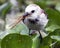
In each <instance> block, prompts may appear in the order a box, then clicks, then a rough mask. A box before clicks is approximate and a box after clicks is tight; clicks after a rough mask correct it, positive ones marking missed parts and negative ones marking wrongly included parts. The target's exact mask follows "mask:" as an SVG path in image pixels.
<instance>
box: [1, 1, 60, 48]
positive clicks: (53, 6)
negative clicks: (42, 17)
mask: <svg viewBox="0 0 60 48" xmlns="http://www.w3.org/2000/svg"><path fill="white" fill-rule="evenodd" d="M32 3H34V4H37V5H39V6H40V7H41V8H42V9H44V11H45V12H46V14H47V15H48V19H49V22H48V24H47V26H46V27H45V30H46V32H47V36H46V37H45V38H43V40H42V43H41V42H40V39H39V35H37V34H33V35H32V36H29V29H28V28H27V26H26V25H25V24H24V23H22V22H20V23H19V24H17V25H16V27H14V28H13V29H10V26H9V25H11V24H13V23H14V22H15V21H16V19H17V18H18V17H19V16H22V15H23V14H24V10H25V8H26V6H27V5H29V4H32ZM0 48H60V0H0Z"/></svg>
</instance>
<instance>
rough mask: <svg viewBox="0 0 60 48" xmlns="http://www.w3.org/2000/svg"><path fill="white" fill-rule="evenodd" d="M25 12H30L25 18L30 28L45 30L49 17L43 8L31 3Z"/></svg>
mask: <svg viewBox="0 0 60 48" xmlns="http://www.w3.org/2000/svg"><path fill="white" fill-rule="evenodd" d="M32 11H33V12H32ZM25 13H28V14H29V15H28V17H26V18H25V19H24V23H25V24H26V25H27V27H28V28H29V29H31V30H36V31H40V30H42V31H43V30H44V28H45V26H46V25H47V23H48V19H47V15H46V14H45V13H44V10H43V9H41V8H40V7H39V6H38V5H36V4H30V5H28V6H27V7H26V9H25Z"/></svg>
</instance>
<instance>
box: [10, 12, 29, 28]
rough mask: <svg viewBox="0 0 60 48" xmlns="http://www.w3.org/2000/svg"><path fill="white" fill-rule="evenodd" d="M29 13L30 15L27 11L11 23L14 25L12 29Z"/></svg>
mask: <svg viewBox="0 0 60 48" xmlns="http://www.w3.org/2000/svg"><path fill="white" fill-rule="evenodd" d="M29 15H30V14H29V13H25V14H24V15H23V16H20V17H18V18H17V20H16V21H15V22H14V23H13V24H11V25H10V26H12V27H11V28H10V29H12V28H14V27H15V26H16V25H17V24H18V23H19V22H20V21H21V20H23V19H24V18H26V17H27V16H29Z"/></svg>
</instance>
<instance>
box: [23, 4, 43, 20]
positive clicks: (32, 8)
mask: <svg viewBox="0 0 60 48" xmlns="http://www.w3.org/2000/svg"><path fill="white" fill-rule="evenodd" d="M42 12H43V10H42V9H41V8H40V7H39V6H38V5H36V4H30V5H28V6H27V7H26V9H25V14H24V16H27V18H29V19H36V18H37V17H38V16H39V15H41V13H42Z"/></svg>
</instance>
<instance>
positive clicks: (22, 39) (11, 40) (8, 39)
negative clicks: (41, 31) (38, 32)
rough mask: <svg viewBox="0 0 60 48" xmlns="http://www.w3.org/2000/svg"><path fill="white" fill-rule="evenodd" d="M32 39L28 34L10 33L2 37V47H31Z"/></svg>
mask: <svg viewBox="0 0 60 48" xmlns="http://www.w3.org/2000/svg"><path fill="white" fill-rule="evenodd" d="M31 47H32V39H31V38H30V37H29V36H26V35H20V34H16V33H14V34H9V35H7V36H5V37H4V38H3V39H2V42H1V48H31Z"/></svg>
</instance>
